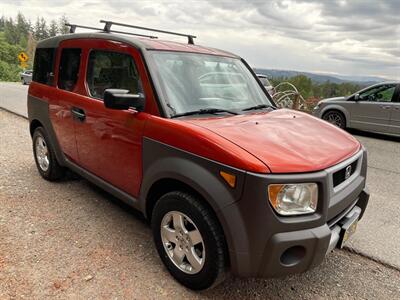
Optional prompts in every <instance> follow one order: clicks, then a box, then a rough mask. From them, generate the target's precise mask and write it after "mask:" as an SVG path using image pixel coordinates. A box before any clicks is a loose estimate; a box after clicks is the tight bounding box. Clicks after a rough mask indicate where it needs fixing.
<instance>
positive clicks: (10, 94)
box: [0, 82, 29, 117]
mask: <svg viewBox="0 0 400 300" xmlns="http://www.w3.org/2000/svg"><path fill="white" fill-rule="evenodd" d="M28 87H29V86H28V85H22V84H21V83H20V82H0V107H2V108H5V109H7V110H9V111H11V112H13V113H16V114H18V115H20V116H25V117H26V116H28V111H27V107H26V95H27V93H28Z"/></svg>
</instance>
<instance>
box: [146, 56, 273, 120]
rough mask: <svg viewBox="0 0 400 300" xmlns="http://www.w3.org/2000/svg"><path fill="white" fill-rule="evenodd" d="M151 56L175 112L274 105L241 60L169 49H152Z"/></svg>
mask: <svg viewBox="0 0 400 300" xmlns="http://www.w3.org/2000/svg"><path fill="white" fill-rule="evenodd" d="M152 56H153V58H154V61H155V64H156V67H157V71H158V75H159V81H160V83H161V88H162V92H163V93H164V97H165V98H166V101H167V102H168V107H169V108H170V109H171V110H172V113H173V115H175V114H182V113H185V112H189V111H195V110H200V109H209V108H213V109H223V110H233V111H241V110H243V109H246V108H248V107H252V106H256V105H260V104H266V105H271V103H270V101H269V100H268V98H267V96H266V95H265V94H264V92H263V90H262V89H261V88H260V86H259V85H258V83H257V81H256V80H255V78H254V77H253V75H252V74H251V73H250V71H249V70H248V69H247V68H246V66H245V65H244V64H243V63H242V62H241V61H240V60H239V59H236V58H229V57H221V56H214V55H205V54H195V53H178V52H166V51H153V52H152Z"/></svg>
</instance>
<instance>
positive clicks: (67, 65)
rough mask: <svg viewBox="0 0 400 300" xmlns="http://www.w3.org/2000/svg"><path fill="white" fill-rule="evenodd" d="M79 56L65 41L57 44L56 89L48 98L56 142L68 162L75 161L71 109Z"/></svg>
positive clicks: (73, 127)
mask: <svg viewBox="0 0 400 300" xmlns="http://www.w3.org/2000/svg"><path fill="white" fill-rule="evenodd" d="M81 53H82V49H81V48H78V47H71V46H70V45H69V43H68V41H66V42H65V43H61V45H60V46H59V48H58V55H57V59H56V62H57V63H56V66H57V68H56V70H55V77H56V78H57V79H56V87H55V88H54V89H53V91H52V93H51V94H50V95H49V115H50V119H51V121H52V124H53V128H54V131H55V133H56V136H57V140H58V142H59V144H60V147H61V149H62V151H63V153H64V155H65V156H66V157H67V158H68V159H69V160H70V161H72V162H77V161H78V152H77V147H76V140H75V122H74V116H73V114H72V112H71V108H72V107H73V106H74V105H75V103H77V102H79V100H80V96H79V94H78V93H77V91H78V86H79V84H78V78H79V77H80V74H79V73H80V66H81ZM67 82H68V85H67V84H66V83H67Z"/></svg>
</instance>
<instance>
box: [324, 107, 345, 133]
mask: <svg viewBox="0 0 400 300" xmlns="http://www.w3.org/2000/svg"><path fill="white" fill-rule="evenodd" d="M322 119H323V120H325V121H327V122H328V123H331V124H332V125H335V126H337V127H339V128H341V129H346V117H345V116H344V115H343V113H342V112H340V111H338V110H330V111H327V112H326V113H324V115H323V116H322Z"/></svg>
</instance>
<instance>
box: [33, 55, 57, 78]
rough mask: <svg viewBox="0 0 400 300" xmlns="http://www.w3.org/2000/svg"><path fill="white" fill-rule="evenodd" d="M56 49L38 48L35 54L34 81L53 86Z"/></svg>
mask: <svg viewBox="0 0 400 300" xmlns="http://www.w3.org/2000/svg"><path fill="white" fill-rule="evenodd" d="M55 51H56V49H55V48H38V49H36V52H35V60H34V63H33V75H32V80H33V81H35V82H39V83H43V84H47V85H52V84H53V79H54V73H53V72H54V56H55Z"/></svg>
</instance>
